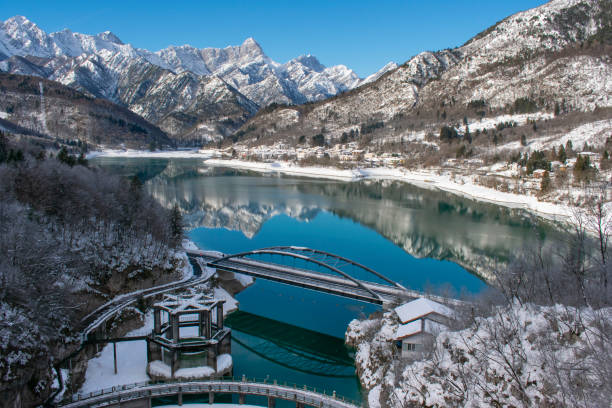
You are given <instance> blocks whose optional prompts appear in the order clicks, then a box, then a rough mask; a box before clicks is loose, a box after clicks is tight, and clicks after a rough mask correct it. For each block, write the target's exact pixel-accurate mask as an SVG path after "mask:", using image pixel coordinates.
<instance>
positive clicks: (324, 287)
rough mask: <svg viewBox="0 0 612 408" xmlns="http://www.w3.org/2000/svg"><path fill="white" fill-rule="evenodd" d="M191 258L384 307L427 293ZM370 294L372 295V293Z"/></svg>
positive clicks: (258, 264) (246, 262) (215, 255)
mask: <svg viewBox="0 0 612 408" xmlns="http://www.w3.org/2000/svg"><path fill="white" fill-rule="evenodd" d="M189 255H190V256H193V257H198V258H201V259H202V261H203V262H205V263H206V264H208V266H210V267H213V268H217V269H220V270H223V271H228V272H234V273H241V274H244V275H250V276H253V277H256V278H262V279H267V280H272V281H276V282H280V283H284V284H287V285H293V286H300V287H303V288H306V289H312V290H316V291H320V292H326V293H330V294H333V295H338V296H343V297H348V298H352V299H357V300H360V301H363V302H368V303H373V304H379V305H384V304H388V303H394V302H397V301H406V300H411V299H415V298H418V297H422V296H424V293H422V292H419V291H416V290H410V289H404V288H400V287H397V286H390V285H383V284H379V283H374V282H369V281H363V280H359V281H358V282H359V283H360V284H361V285H362V286H360V285H359V284H358V283H356V282H354V281H352V280H350V279H347V278H344V277H342V276H333V275H331V274H327V273H321V272H316V271H312V270H305V269H300V268H296V267H292V266H285V265H279V264H275V263H271V262H264V261H256V260H253V259H246V258H229V259H222V258H224V257H225V256H226V255H225V254H222V253H219V252H212V251H210V252H209V251H190V252H189ZM370 291H371V292H370ZM428 297H429V298H431V299H433V300H435V301H438V302H441V303H446V304H457V303H460V302H459V301H458V300H455V299H448V298H444V297H441V296H432V295H428Z"/></svg>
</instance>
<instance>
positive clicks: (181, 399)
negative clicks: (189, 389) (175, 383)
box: [178, 387, 183, 406]
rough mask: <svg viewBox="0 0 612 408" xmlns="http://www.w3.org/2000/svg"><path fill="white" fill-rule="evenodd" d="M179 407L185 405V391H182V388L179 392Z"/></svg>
mask: <svg viewBox="0 0 612 408" xmlns="http://www.w3.org/2000/svg"><path fill="white" fill-rule="evenodd" d="M178 405H179V406H181V405H183V391H182V390H181V388H180V387H179V392H178Z"/></svg>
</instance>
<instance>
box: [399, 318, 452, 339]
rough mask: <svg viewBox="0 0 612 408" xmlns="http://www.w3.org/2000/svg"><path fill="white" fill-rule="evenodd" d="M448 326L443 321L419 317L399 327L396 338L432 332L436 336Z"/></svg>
mask: <svg viewBox="0 0 612 408" xmlns="http://www.w3.org/2000/svg"><path fill="white" fill-rule="evenodd" d="M446 329H447V327H446V326H445V325H443V324H441V323H438V322H434V321H433V320H429V319H418V320H414V321H412V322H410V323H406V324H402V325H401V326H400V327H398V328H397V331H396V332H395V339H396V340H401V339H405V338H406V337H410V336H414V335H415V334H419V333H422V332H423V333H430V334H433V335H435V336H437V335H438V333H440V332H441V331H443V330H446Z"/></svg>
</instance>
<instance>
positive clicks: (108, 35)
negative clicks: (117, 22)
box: [97, 31, 123, 45]
mask: <svg viewBox="0 0 612 408" xmlns="http://www.w3.org/2000/svg"><path fill="white" fill-rule="evenodd" d="M97 37H98V38H101V39H103V40H106V41H109V42H112V43H115V44H119V45H122V44H123V41H121V40H120V39H119V37H117V36H116V35H115V34H114V33H113V32H112V31H104V32H101V33H99V34H98V35H97Z"/></svg>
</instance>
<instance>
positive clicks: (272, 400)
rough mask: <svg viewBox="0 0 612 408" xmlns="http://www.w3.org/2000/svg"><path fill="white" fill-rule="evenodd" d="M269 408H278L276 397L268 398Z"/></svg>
mask: <svg viewBox="0 0 612 408" xmlns="http://www.w3.org/2000/svg"><path fill="white" fill-rule="evenodd" d="M268 408H276V399H275V398H274V397H268Z"/></svg>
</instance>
